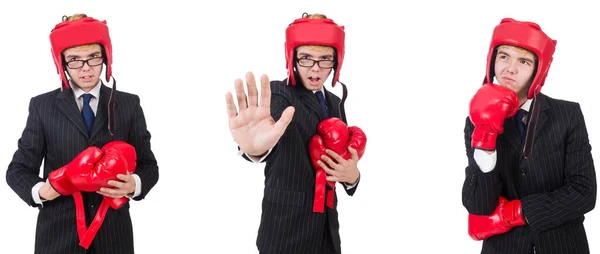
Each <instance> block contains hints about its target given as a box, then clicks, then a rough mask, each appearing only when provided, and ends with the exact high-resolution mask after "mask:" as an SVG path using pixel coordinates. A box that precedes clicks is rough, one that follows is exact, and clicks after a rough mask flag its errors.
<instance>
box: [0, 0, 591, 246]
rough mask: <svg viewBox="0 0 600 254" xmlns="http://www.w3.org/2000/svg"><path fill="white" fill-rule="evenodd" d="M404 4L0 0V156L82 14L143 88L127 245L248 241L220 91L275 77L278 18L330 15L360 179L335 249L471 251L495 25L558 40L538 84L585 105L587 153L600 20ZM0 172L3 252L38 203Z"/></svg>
mask: <svg viewBox="0 0 600 254" xmlns="http://www.w3.org/2000/svg"><path fill="white" fill-rule="evenodd" d="M409 2H410V5H409V4H408V2H407V3H400V2H395V1H389V2H388V1H387V0H385V1H384V0H372V1H357V2H355V3H349V1H317V0H304V1H285V3H284V1H265V0H257V1H241V0H240V1H237V2H235V1H211V2H210V6H209V5H208V3H202V2H200V1H189V2H188V1H174V0H171V1H162V2H161V3H156V2H154V3H149V1H80V0H79V1H58V0H55V1H12V2H10V5H12V6H11V7H9V6H7V5H8V4H9V2H3V3H2V7H1V8H0V24H1V25H0V29H1V31H0V34H1V35H2V38H1V39H0V44H1V45H0V56H1V59H2V60H1V61H0V65H1V66H0V72H1V76H2V94H3V96H2V100H0V109H1V118H2V119H4V120H3V121H2V122H3V124H2V131H1V132H0V140H1V141H2V142H0V165H2V167H4V168H6V167H7V166H8V164H9V162H10V160H11V158H12V155H13V153H14V151H15V150H16V148H17V140H18V138H19V137H20V135H21V133H22V131H23V128H24V126H25V121H26V118H27V107H28V103H29V99H30V98H31V97H32V96H35V95H38V94H40V93H44V92H47V91H50V90H53V89H55V88H58V87H59V85H60V83H59V77H58V75H57V74H56V72H55V66H54V64H53V62H52V57H51V54H50V43H49V40H48V36H49V33H50V30H51V29H52V28H53V27H54V25H55V24H56V23H58V22H60V19H61V16H62V15H72V14H74V13H77V12H84V13H87V14H88V15H91V16H93V17H96V18H98V19H106V20H107V21H108V25H109V27H110V29H111V30H110V32H111V36H112V40H113V45H114V46H113V49H114V65H113V68H114V71H113V74H114V76H115V77H116V79H117V80H118V90H121V91H127V92H132V93H136V94H138V95H140V97H141V103H142V107H143V109H144V112H145V114H146V121H147V123H148V126H149V130H150V132H151V134H152V135H153V137H152V148H153V150H154V152H155V154H156V158H157V159H158V163H159V167H160V180H159V182H158V184H157V185H156V186H155V187H154V189H153V190H152V191H151V192H150V193H149V195H148V196H147V198H146V199H145V200H143V201H141V202H132V208H131V214H132V216H133V223H134V234H135V244H136V253H258V252H257V251H256V246H255V242H256V234H257V230H258V225H259V219H260V213H261V199H262V188H263V183H264V182H263V181H264V175H263V167H264V165H263V164H261V165H253V164H251V163H249V162H247V161H245V160H244V159H242V158H241V157H239V156H237V155H236V152H237V149H236V144H235V143H234V142H233V139H232V138H231V136H230V134H229V130H228V126H227V116H226V110H225V93H226V92H227V91H233V82H234V80H235V79H236V78H243V77H244V74H245V72H246V71H253V72H254V73H255V74H256V76H257V78H258V77H259V76H260V75H261V74H263V73H266V74H268V75H269V77H270V78H272V79H283V78H285V74H286V70H285V60H284V47H283V43H284V38H285V37H284V35H285V33H284V31H285V28H286V26H287V25H288V24H289V23H291V22H292V21H293V20H294V19H296V18H298V17H300V16H301V14H302V12H305V11H306V12H309V13H315V12H318V13H325V14H326V15H328V16H329V17H330V18H333V19H334V20H335V21H336V22H337V23H338V24H340V25H344V26H345V27H346V33H347V35H346V36H347V37H346V45H347V47H346V52H347V53H346V59H345V62H344V69H343V70H342V74H341V81H342V82H344V83H345V84H347V85H348V89H349V98H348V100H347V103H346V107H347V112H348V120H349V121H350V124H351V125H356V126H359V127H361V128H362V129H363V130H364V131H365V133H366V134H367V137H368V149H367V151H366V153H365V155H364V157H363V159H362V160H361V162H360V163H359V168H360V169H361V172H362V181H361V184H360V186H359V189H358V190H357V192H356V194H355V196H354V197H348V196H346V195H345V194H344V193H343V191H342V192H340V196H339V197H340V198H339V199H340V201H339V211H340V217H339V219H340V224H341V229H340V233H341V237H342V249H343V253H345V254H352V253H361V254H363V253H479V250H480V246H481V242H475V241H473V240H471V239H470V238H469V236H468V234H467V220H466V219H467V212H466V210H465V209H464V208H463V206H462V203H461V188H462V184H463V178H464V168H465V166H466V165H467V157H466V155H465V147H464V139H463V128H464V123H465V117H466V116H467V113H468V107H467V106H468V102H469V100H470V98H471V96H472V95H473V94H474V92H475V91H476V89H478V87H479V86H480V85H481V82H482V80H483V77H484V74H485V61H486V56H487V50H488V45H489V40H490V38H491V33H492V30H493V28H494V26H495V25H497V24H498V22H499V21H500V20H501V19H502V18H504V17H513V18H515V19H519V20H532V21H535V22H538V23H539V24H540V25H541V26H542V29H544V31H546V32H547V33H548V34H549V35H550V36H551V37H553V38H554V39H557V40H558V45H557V50H556V53H555V55H554V57H555V60H554V63H553V65H552V68H551V69H550V74H549V76H548V79H547V81H546V85H545V86H544V88H543V92H544V93H546V94H548V95H549V96H551V97H555V98H561V99H566V100H573V101H577V102H580V103H581V106H582V109H583V111H584V114H585V119H586V124H587V127H588V131H589V137H590V140H591V143H592V146H593V148H594V150H593V152H592V153H593V156H594V158H595V159H596V160H598V159H599V158H600V154H599V153H598V150H595V148H596V147H598V145H600V143H599V142H600V136H599V135H600V132H599V131H598V129H599V127H600V126H599V125H600V116H599V115H597V114H593V113H592V112H593V110H594V109H598V108H600V105H599V104H600V103H599V102H598V100H597V94H595V93H593V92H590V89H592V88H594V89H597V88H598V85H599V84H598V80H597V78H596V74H597V72H598V67H599V64H598V62H597V59H598V58H599V57H600V53H598V52H599V51H598V50H597V47H598V39H597V38H598V32H597V26H596V25H597V24H600V18H598V16H597V15H596V13H595V12H594V11H593V10H594V8H592V7H591V2H590V4H584V3H583V2H587V1H580V2H582V3H576V2H578V1H567V2H565V1H556V3H550V1H527V3H525V2H523V1H502V2H499V1H496V2H494V3H493V4H492V3H487V2H486V3H484V2H483V1H482V2H481V3H467V2H461V1H441V0H440V1H409ZM192 3H194V4H197V6H195V7H194V6H192ZM392 3H393V4H394V5H396V6H392V5H391V4H392ZM329 84H330V83H329V82H328V83H327V87H328V88H331V87H330V85H329ZM333 91H334V93H336V94H341V87H340V86H336V87H335V89H333ZM2 172H3V173H4V171H2ZM2 179H3V180H2V182H1V183H0V200H1V201H2V208H3V209H2V213H1V215H0V225H2V227H0V239H2V240H1V242H2V244H0V253H33V245H34V235H35V225H36V219H37V213H38V211H37V209H34V208H31V207H28V206H27V205H26V204H25V203H24V202H23V201H21V200H20V199H19V198H18V196H17V195H16V194H15V193H14V192H13V191H12V190H11V189H10V188H9V187H8V185H7V184H6V181H5V180H4V176H3V178H2ZM340 190H341V189H340ZM598 225H600V215H599V213H598V209H596V210H594V211H592V212H590V213H589V214H588V215H586V221H585V226H586V230H587V233H588V241H589V242H590V248H591V250H592V253H596V252H600V244H599V243H600V241H598V240H600V226H598ZM417 250H421V252H420V251H417Z"/></svg>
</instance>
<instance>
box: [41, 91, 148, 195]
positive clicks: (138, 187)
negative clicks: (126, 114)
mask: <svg viewBox="0 0 600 254" xmlns="http://www.w3.org/2000/svg"><path fill="white" fill-rule="evenodd" d="M101 87H102V81H100V82H98V84H97V85H96V86H95V87H94V88H92V90H91V91H90V92H89V94H91V95H92V99H91V100H90V107H91V108H92V111H94V115H96V110H97V109H98V98H100V88H101ZM71 88H72V89H73V95H74V99H75V101H76V102H77V106H78V107H79V111H81V110H82V108H83V97H82V95H83V94H85V93H86V92H85V91H83V90H81V88H79V87H77V86H75V85H73V84H71ZM132 176H133V179H135V192H134V193H133V196H130V198H134V197H137V196H139V195H140V193H141V192H142V180H141V179H140V177H139V176H138V175H137V174H132ZM42 185H44V182H39V183H37V184H36V185H34V186H33V188H32V189H31V196H32V197H33V201H34V202H35V203H36V204H39V205H42V206H43V204H42V202H45V201H47V200H42V199H41V197H40V193H39V192H40V188H41V187H42Z"/></svg>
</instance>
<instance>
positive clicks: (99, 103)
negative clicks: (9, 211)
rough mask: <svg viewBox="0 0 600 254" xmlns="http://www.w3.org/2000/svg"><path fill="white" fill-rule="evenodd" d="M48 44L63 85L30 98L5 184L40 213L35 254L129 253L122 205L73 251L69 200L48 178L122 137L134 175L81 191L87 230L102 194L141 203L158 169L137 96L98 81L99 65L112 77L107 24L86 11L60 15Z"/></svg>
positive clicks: (129, 239)
mask: <svg viewBox="0 0 600 254" xmlns="http://www.w3.org/2000/svg"><path fill="white" fill-rule="evenodd" d="M50 41H51V44H52V50H53V57H54V62H55V63H56V67H57V70H58V73H59V74H60V77H61V88H60V89H55V90H53V91H50V92H47V93H44V94H41V95H38V96H35V97H33V98H32V99H31V102H30V105H29V116H28V118H27V124H26V126H25V130H24V131H23V134H22V136H21V138H20V139H19V142H18V149H17V151H16V152H15V153H14V156H13V159H12V161H11V163H10V165H9V166H8V170H7V173H6V180H7V182H8V184H9V186H10V187H11V188H12V189H13V190H14V191H15V192H16V193H17V195H18V196H19V197H20V198H21V199H22V200H23V201H25V203H27V204H28V205H30V206H33V207H37V208H38V209H39V215H38V220H37V228H36V236H35V253H61V254H65V253H97V254H98V253H107V254H108V253H110V254H117V253H134V245H133V229H132V222H131V218H130V214H129V204H128V203H126V204H125V205H124V206H122V207H121V208H119V209H118V210H113V209H109V210H108V212H107V214H106V217H105V219H104V222H103V223H102V226H101V227H100V229H99V230H98V232H97V235H96V236H95V238H94V241H93V243H92V245H91V246H90V248H89V249H88V250H87V251H86V249H84V248H83V247H81V246H79V240H80V239H79V237H78V233H77V227H76V219H75V218H76V214H75V203H74V201H73V198H72V197H71V196H62V195H60V194H59V193H58V192H57V191H56V190H55V189H54V188H53V186H52V185H51V184H50V183H49V181H48V180H47V178H48V175H49V174H50V173H51V172H52V171H54V170H56V169H58V168H60V167H63V166H64V165H67V164H69V163H70V162H71V161H73V160H74V158H75V157H76V156H77V155H78V154H79V153H80V152H82V151H84V150H85V149H86V148H88V147H90V146H96V147H99V148H100V147H102V146H103V145H104V144H106V143H108V142H110V141H113V140H122V141H124V142H127V143H129V144H131V145H132V146H133V147H135V151H136V154H137V162H136V163H137V167H136V169H135V174H129V173H128V174H121V175H118V176H117V177H118V178H119V180H120V181H116V180H111V181H108V184H110V185H112V186H114V188H102V189H100V190H99V191H98V192H97V193H94V192H83V193H82V196H83V203H84V205H85V221H86V223H87V225H86V226H88V227H89V225H90V223H91V222H92V219H93V218H94V217H95V215H96V213H97V211H98V208H99V205H100V203H101V202H102V200H103V198H104V197H112V198H122V197H129V198H133V199H134V200H142V199H144V198H145V197H146V195H147V194H148V192H149V191H150V190H151V189H152V188H153V187H154V185H155V184H156V183H157V181H158V166H157V162H156V159H155V157H154V154H153V152H152V150H151V148H150V133H149V132H148V130H147V129H146V122H145V119H144V113H143V111H142V108H141V106H140V99H139V97H138V96H137V95H134V94H129V93H125V92H120V91H116V89H115V88H116V81H114V80H113V87H112V89H111V88H109V87H107V86H105V85H104V84H103V83H102V81H101V80H100V75H101V72H102V68H103V66H102V65H103V64H104V65H105V66H106V80H110V78H111V62H112V46H111V43H110V36H109V34H108V27H107V26H106V22H105V21H103V22H100V21H98V20H95V19H93V18H90V17H87V16H86V15H85V14H77V15H73V16H70V17H63V22H61V23H60V24H58V25H57V26H56V27H55V28H54V30H53V31H52V33H51V35H50ZM65 72H67V75H68V77H70V80H68V79H67V76H66V75H65ZM42 160H44V171H43V177H42V178H40V176H39V171H40V165H41V163H42Z"/></svg>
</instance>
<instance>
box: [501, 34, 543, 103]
mask: <svg viewBox="0 0 600 254" xmlns="http://www.w3.org/2000/svg"><path fill="white" fill-rule="evenodd" d="M535 68H536V62H535V55H534V54H533V53H531V52H529V51H527V50H524V49H521V48H517V47H513V46H504V45H503V46H500V47H498V53H497V54H496V60H495V63H494V72H495V77H496V79H497V80H498V83H500V85H501V86H503V87H506V88H510V89H512V90H513V91H515V93H517V95H518V96H519V98H520V99H523V98H526V97H527V91H528V90H529V85H530V84H531V81H532V78H533V77H532V74H533V72H534V71H535Z"/></svg>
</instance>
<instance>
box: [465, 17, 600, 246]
mask: <svg viewBox="0 0 600 254" xmlns="http://www.w3.org/2000/svg"><path fill="white" fill-rule="evenodd" d="M555 46H556V41H555V40H552V39H551V38H550V37H548V36H547V35H546V34H545V33H544V32H543V31H542V30H541V28H540V26H539V25H537V24H535V23H533V22H521V21H516V20H514V19H509V18H507V19H503V20H502V22H501V23H500V24H499V25H498V26H497V27H496V28H495V30H494V33H493V36H492V42H491V45H490V50H489V53H488V64H487V72H488V73H487V74H486V79H485V83H484V86H482V87H481V88H480V89H479V90H478V91H477V93H476V94H475V96H474V97H473V98H472V100H471V103H470V115H469V118H467V120H466V125H465V131H464V134H465V145H466V150H467V157H468V162H469V163H468V166H467V168H466V178H465V181H464V185H463V191H462V199H463V205H464V207H465V208H466V209H467V211H468V212H469V235H470V236H471V237H472V238H473V239H475V240H483V246H482V250H481V253H507V254H508V253H510V254H521V253H522V254H529V253H543V254H550V253H556V254H559V253H571V254H584V253H589V252H590V251H589V246H588V241H587V236H586V232H585V229H584V226H583V221H584V215H585V214H586V213H587V212H589V211H591V210H592V209H594V207H595V204H596V192H597V186H596V172H595V169H594V163H593V159H592V155H591V146H590V143H589V139H588V134H587V129H586V125H585V121H584V117H583V113H582V110H581V107H580V105H579V104H578V103H575V102H569V101H565V100H560V99H554V98H551V97H549V96H547V95H544V94H541V93H540V90H541V87H542V86H543V84H544V80H545V78H546V75H547V74H548V70H549V68H550V63H551V62H552V55H553V53H554V50H555ZM494 77H495V78H496V80H497V82H498V83H499V85H496V84H492V79H493V78H494Z"/></svg>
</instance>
